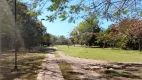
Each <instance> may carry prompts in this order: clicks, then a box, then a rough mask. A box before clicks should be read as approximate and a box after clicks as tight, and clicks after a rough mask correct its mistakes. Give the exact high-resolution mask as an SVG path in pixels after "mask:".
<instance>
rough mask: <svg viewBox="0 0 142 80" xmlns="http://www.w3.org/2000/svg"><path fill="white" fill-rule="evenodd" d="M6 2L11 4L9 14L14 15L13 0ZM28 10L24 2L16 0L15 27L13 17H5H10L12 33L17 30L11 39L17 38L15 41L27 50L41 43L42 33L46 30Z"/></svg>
mask: <svg viewBox="0 0 142 80" xmlns="http://www.w3.org/2000/svg"><path fill="white" fill-rule="evenodd" d="M7 2H8V5H10V6H11V7H10V10H11V14H13V15H14V1H13V0H7ZM29 12H30V10H29V7H28V6H27V5H26V4H25V3H22V2H19V1H17V12H16V13H17V27H16V28H15V27H13V26H14V18H11V17H9V18H7V19H5V20H8V19H10V20H9V21H11V22H12V23H13V25H9V27H12V28H13V29H12V30H13V31H11V32H13V33H14V32H15V31H14V30H16V32H17V33H14V34H13V36H12V37H13V40H15V38H17V41H18V42H17V43H19V47H20V46H22V47H25V48H26V49H28V50H30V49H31V48H32V47H34V46H38V45H39V44H41V41H42V40H43V34H44V32H45V30H46V28H45V27H44V26H43V25H41V24H40V22H39V21H38V20H37V18H36V17H37V16H31V15H30V14H29ZM9 14H10V13H9ZM12 17H13V16H12ZM9 23H10V22H9ZM9 23H8V24H9ZM4 24H6V23H4ZM7 38H8V37H7ZM9 40H10V39H9ZM13 42H14V41H13Z"/></svg>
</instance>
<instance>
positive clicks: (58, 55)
mask: <svg viewBox="0 0 142 80" xmlns="http://www.w3.org/2000/svg"><path fill="white" fill-rule="evenodd" d="M54 55H55V57H58V58H61V57H62V56H61V55H60V54H59V53H58V52H55V54H54Z"/></svg>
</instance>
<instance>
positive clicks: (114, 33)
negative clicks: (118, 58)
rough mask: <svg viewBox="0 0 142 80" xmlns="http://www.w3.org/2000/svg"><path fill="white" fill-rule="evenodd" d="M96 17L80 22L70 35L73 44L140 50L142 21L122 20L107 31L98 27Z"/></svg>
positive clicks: (141, 46)
mask: <svg viewBox="0 0 142 80" xmlns="http://www.w3.org/2000/svg"><path fill="white" fill-rule="evenodd" d="M98 24H99V21H98V20H97V18H96V17H94V18H93V17H91V18H88V19H86V20H85V21H83V22H81V23H80V24H79V25H78V26H77V27H75V28H74V30H73V31H72V32H71V33H70V35H71V38H73V39H74V42H75V44H80V45H85V46H89V47H91V46H99V47H101V48H106V47H112V48H121V49H135V50H138V49H139V50H140V51H141V50H142V21H141V20H137V19H124V20H122V21H120V22H118V23H116V24H112V25H110V26H109V27H108V29H106V30H103V29H101V28H100V27H99V25H98Z"/></svg>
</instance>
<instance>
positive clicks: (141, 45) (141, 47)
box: [139, 39, 142, 51]
mask: <svg viewBox="0 0 142 80" xmlns="http://www.w3.org/2000/svg"><path fill="white" fill-rule="evenodd" d="M141 50H142V40H141V39H140V40H139V51H141Z"/></svg>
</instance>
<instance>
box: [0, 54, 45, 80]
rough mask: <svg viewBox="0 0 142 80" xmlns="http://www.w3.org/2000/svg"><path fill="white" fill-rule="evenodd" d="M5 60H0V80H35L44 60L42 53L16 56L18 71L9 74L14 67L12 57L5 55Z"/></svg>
mask: <svg viewBox="0 0 142 80" xmlns="http://www.w3.org/2000/svg"><path fill="white" fill-rule="evenodd" d="M2 55H5V54H0V56H2ZM5 57H6V58H3V59H2V58H1V59H0V69H1V73H0V80H15V79H17V80H36V78H37V74H38V70H39V69H41V68H42V66H41V64H42V62H43V59H44V58H45V54H42V53H26V54H19V55H18V68H19V69H20V71H18V72H11V69H13V67H14V56H13V55H10V54H9V56H8V54H6V56H5Z"/></svg>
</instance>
